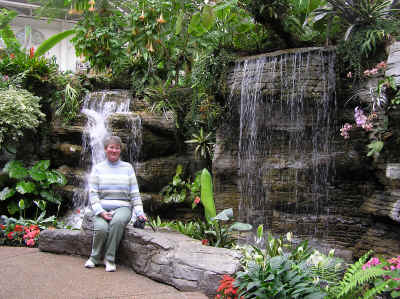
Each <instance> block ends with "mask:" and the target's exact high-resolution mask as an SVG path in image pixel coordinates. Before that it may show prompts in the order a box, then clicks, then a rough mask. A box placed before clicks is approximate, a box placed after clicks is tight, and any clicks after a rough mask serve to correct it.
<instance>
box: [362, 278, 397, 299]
mask: <svg viewBox="0 0 400 299" xmlns="http://www.w3.org/2000/svg"><path fill="white" fill-rule="evenodd" d="M390 281H392V280H391V279H388V280H382V281H381V282H380V283H379V284H378V285H376V286H375V287H374V288H372V289H369V290H368V291H367V292H366V293H365V294H364V297H363V299H370V298H375V295H378V294H380V293H382V292H384V291H386V290H387V286H388V284H389V282H390Z"/></svg>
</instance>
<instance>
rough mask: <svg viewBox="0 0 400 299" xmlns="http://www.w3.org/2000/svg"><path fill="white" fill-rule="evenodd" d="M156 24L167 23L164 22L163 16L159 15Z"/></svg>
mask: <svg viewBox="0 0 400 299" xmlns="http://www.w3.org/2000/svg"><path fill="white" fill-rule="evenodd" d="M157 23H158V24H164V23H167V21H166V20H164V18H163V15H162V14H161V15H160V17H159V18H158V19H157Z"/></svg>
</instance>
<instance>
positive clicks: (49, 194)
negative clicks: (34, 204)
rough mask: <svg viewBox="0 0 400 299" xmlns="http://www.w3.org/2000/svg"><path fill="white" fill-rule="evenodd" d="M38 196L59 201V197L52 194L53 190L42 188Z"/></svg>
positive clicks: (55, 201) (58, 202) (54, 201)
mask: <svg viewBox="0 0 400 299" xmlns="http://www.w3.org/2000/svg"><path fill="white" fill-rule="evenodd" d="M40 196H41V197H43V198H44V199H45V200H47V201H50V202H52V203H57V204H60V203H61V198H60V197H59V196H58V195H56V194H54V192H51V191H46V190H43V191H41V192H40Z"/></svg>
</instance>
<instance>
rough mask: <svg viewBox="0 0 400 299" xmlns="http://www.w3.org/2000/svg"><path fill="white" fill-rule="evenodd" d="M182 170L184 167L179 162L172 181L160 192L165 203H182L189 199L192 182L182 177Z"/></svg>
mask: <svg viewBox="0 0 400 299" xmlns="http://www.w3.org/2000/svg"><path fill="white" fill-rule="evenodd" d="M182 172H183V167H182V165H181V164H178V166H177V167H176V173H175V175H174V177H173V179H172V182H171V183H170V184H168V185H167V186H165V187H164V188H162V189H161V191H160V194H161V196H163V201H164V202H165V203H180V202H184V201H185V200H186V199H187V196H188V190H189V188H190V184H189V183H188V182H186V181H185V180H184V179H183V178H182V177H181V175H182Z"/></svg>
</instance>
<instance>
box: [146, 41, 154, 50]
mask: <svg viewBox="0 0 400 299" xmlns="http://www.w3.org/2000/svg"><path fill="white" fill-rule="evenodd" d="M146 48H147V50H149V52H154V48H153V43H152V42H151V41H149V42H148V43H147V46H146Z"/></svg>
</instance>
